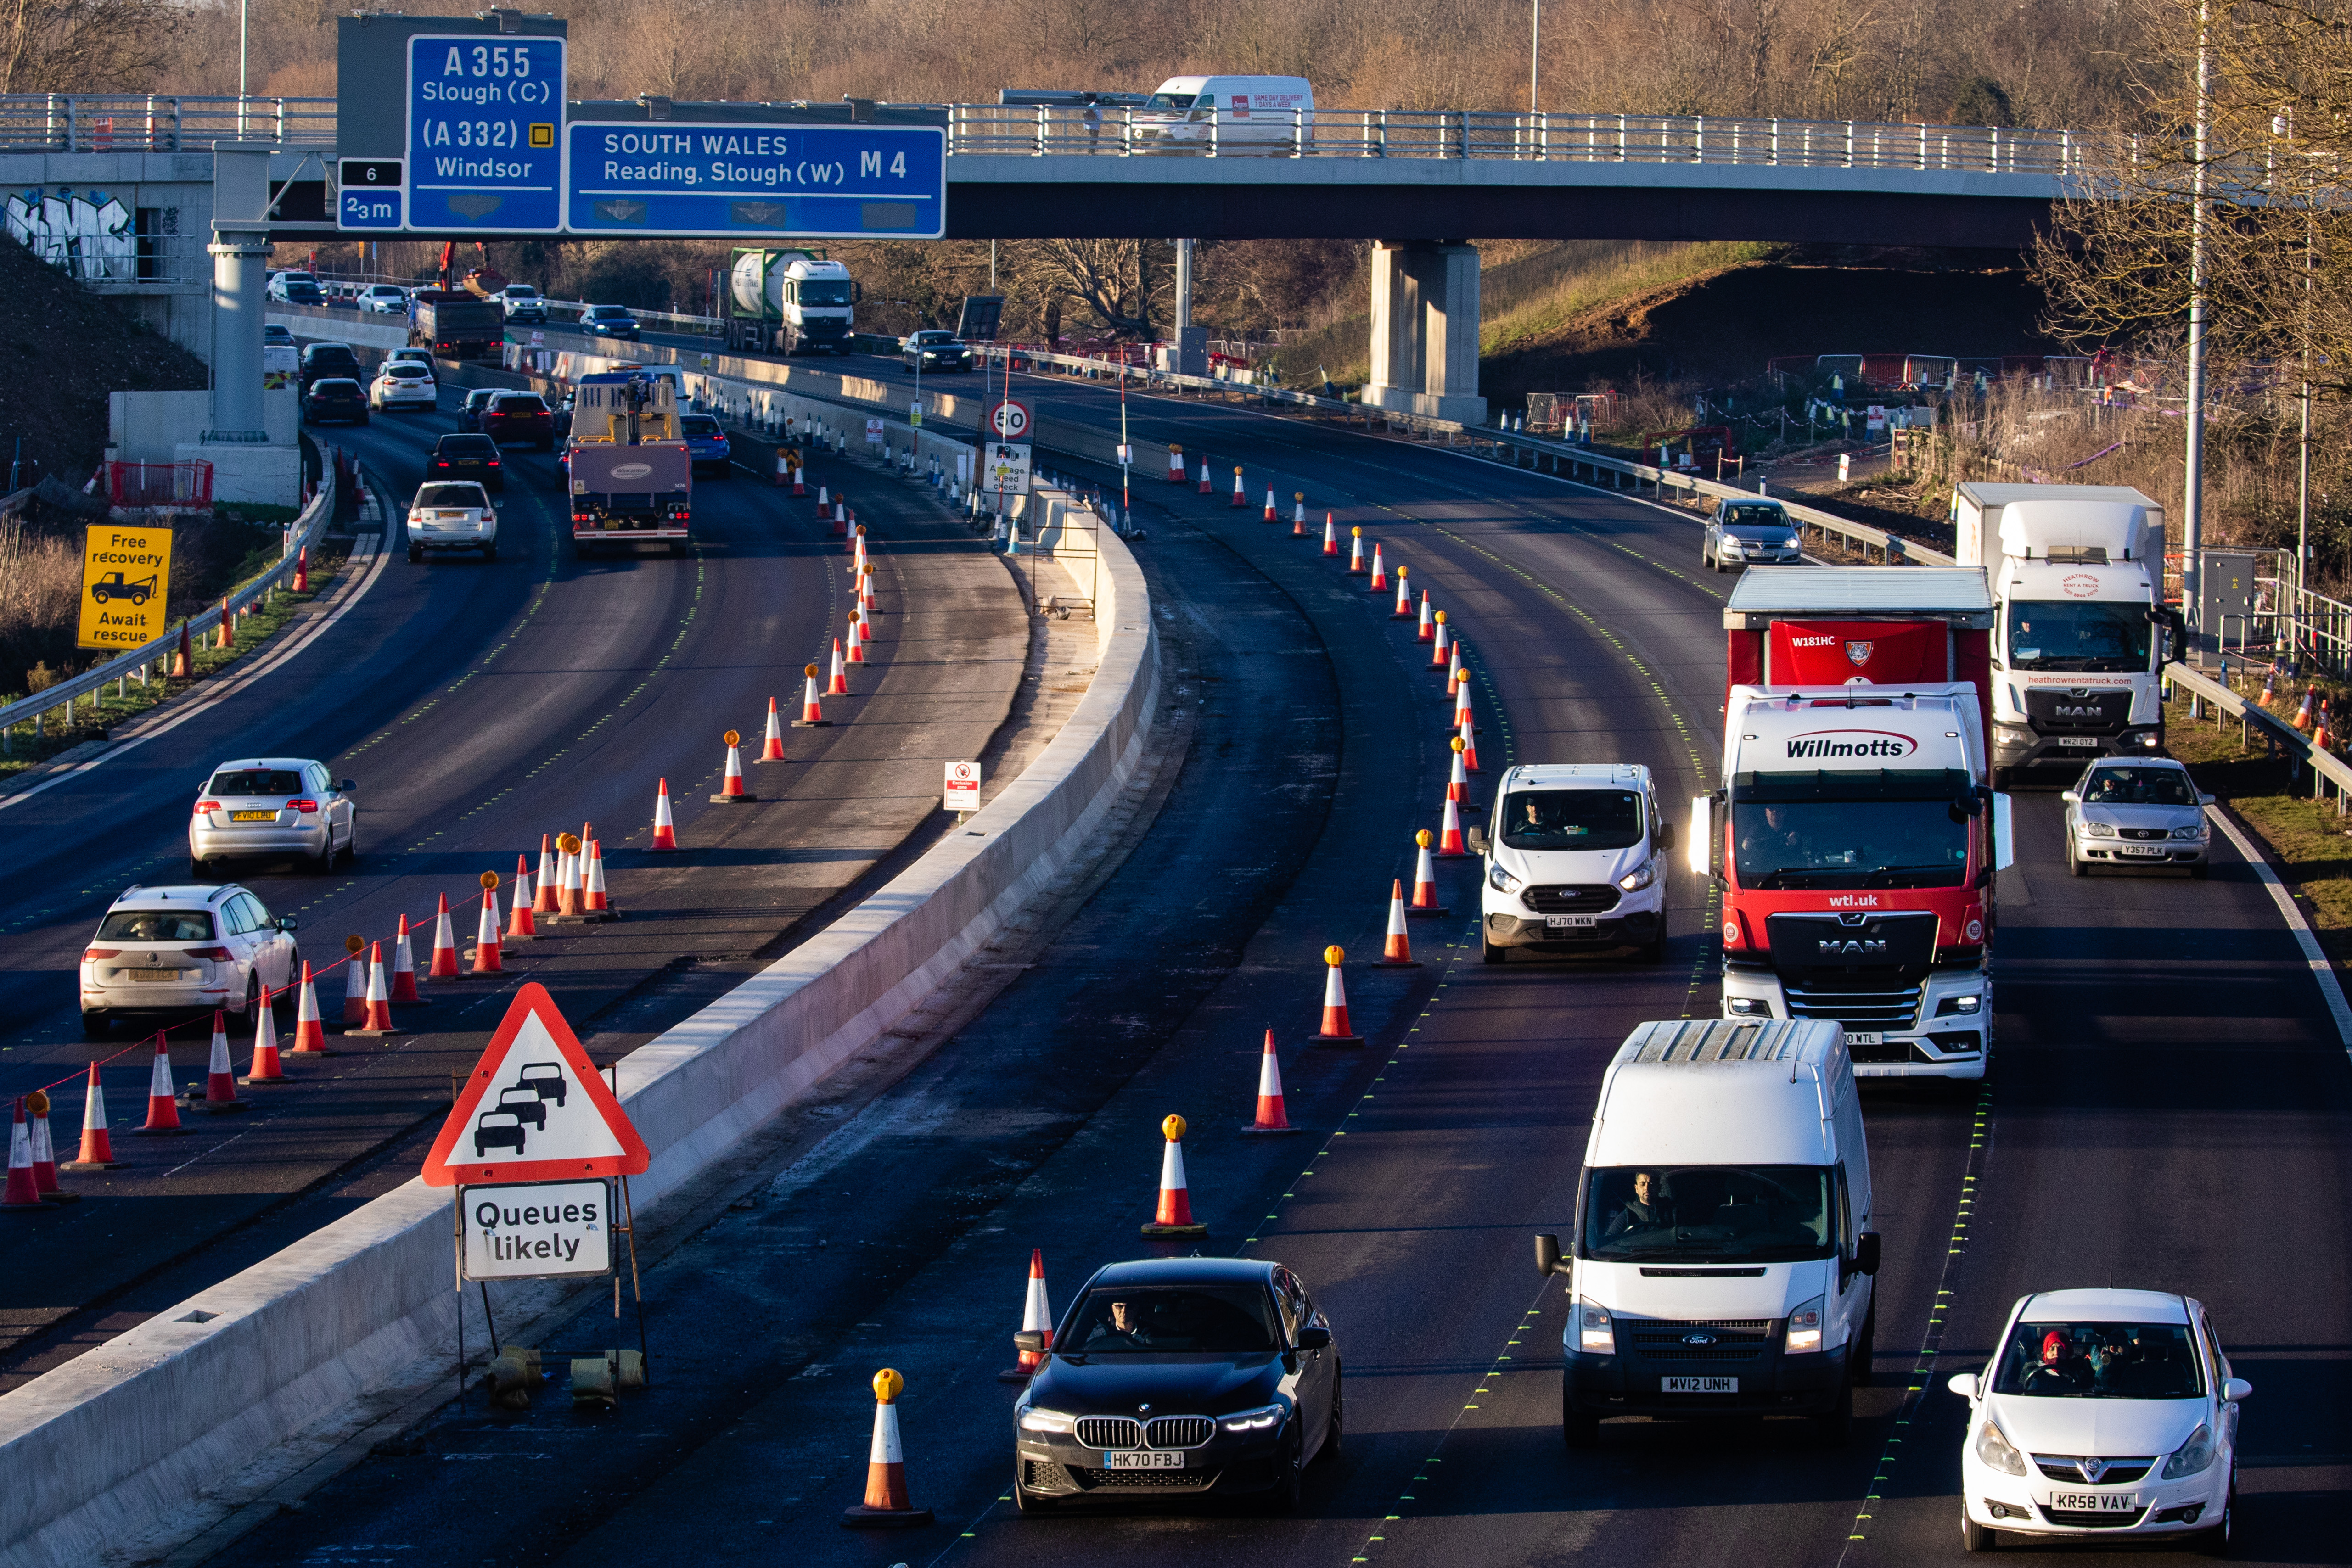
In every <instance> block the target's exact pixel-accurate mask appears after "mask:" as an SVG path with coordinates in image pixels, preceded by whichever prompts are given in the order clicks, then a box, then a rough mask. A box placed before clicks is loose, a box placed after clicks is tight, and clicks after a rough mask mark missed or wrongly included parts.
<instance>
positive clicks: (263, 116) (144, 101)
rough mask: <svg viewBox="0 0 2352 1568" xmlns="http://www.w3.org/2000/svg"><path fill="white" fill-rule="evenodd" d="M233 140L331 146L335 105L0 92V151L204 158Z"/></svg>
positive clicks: (324, 102)
mask: <svg viewBox="0 0 2352 1568" xmlns="http://www.w3.org/2000/svg"><path fill="white" fill-rule="evenodd" d="M237 139H248V140H252V141H274V142H277V143H278V144H279V145H281V146H285V147H301V148H330V147H332V146H333V145H334V144H335V100H334V99H331V98H242V99H239V98H185V97H177V96H165V95H162V94H153V93H5V94H0V152H211V151H212V150H213V143H214V142H215V141H231V140H237Z"/></svg>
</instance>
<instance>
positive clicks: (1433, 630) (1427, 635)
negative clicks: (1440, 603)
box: [1412, 588, 1437, 643]
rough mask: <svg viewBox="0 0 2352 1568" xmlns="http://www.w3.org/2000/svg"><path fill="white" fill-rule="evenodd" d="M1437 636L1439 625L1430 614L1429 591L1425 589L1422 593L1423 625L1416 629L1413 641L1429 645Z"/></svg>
mask: <svg viewBox="0 0 2352 1568" xmlns="http://www.w3.org/2000/svg"><path fill="white" fill-rule="evenodd" d="M1436 635H1437V623H1436V622H1434V621H1433V620H1432V619H1431V618H1430V613H1429V590H1427V589H1425V588H1424V589H1423V590H1422V591H1421V624H1420V625H1419V626H1418V627H1416V628H1415V629H1414V631H1413V633H1412V640H1413V641H1414V642H1416V643H1427V642H1430V641H1431V640H1433V638H1435V637H1436Z"/></svg>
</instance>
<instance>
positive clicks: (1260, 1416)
mask: <svg viewBox="0 0 2352 1568" xmlns="http://www.w3.org/2000/svg"><path fill="white" fill-rule="evenodd" d="M1287 1414H1289V1410H1288V1407H1287V1406H1281V1405H1261V1406H1258V1407H1257V1408H1256V1409H1255V1410H1236V1411H1234V1413H1233V1414H1232V1415H1230V1416H1218V1417H1217V1425H1218V1427H1221V1428H1223V1430H1225V1431H1228V1432H1264V1431H1268V1430H1271V1429H1272V1428H1274V1427H1278V1426H1280V1425H1281V1424H1282V1418H1283V1416H1286V1415H1287Z"/></svg>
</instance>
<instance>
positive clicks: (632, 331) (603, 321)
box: [580, 305, 637, 342]
mask: <svg viewBox="0 0 2352 1568" xmlns="http://www.w3.org/2000/svg"><path fill="white" fill-rule="evenodd" d="M580 330H581V331H582V332H583V333H585V334H586V335H587V336H589V337H591V338H625V339H627V340H629V341H630V342H635V341H636V339H637V319H636V318H635V316H632V315H630V314H629V312H628V308H627V307H626V306H622V305H591V306H590V307H588V308H586V309H585V310H583V311H582V312H580Z"/></svg>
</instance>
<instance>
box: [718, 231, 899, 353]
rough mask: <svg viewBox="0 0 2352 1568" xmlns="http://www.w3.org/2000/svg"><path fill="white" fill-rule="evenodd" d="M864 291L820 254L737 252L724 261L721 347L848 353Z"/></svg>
mask: <svg viewBox="0 0 2352 1568" xmlns="http://www.w3.org/2000/svg"><path fill="white" fill-rule="evenodd" d="M863 292H864V291H863V290H862V289H860V288H859V287H858V286H857V284H856V281H855V280H854V279H852V278H851V277H850V276H849V268H848V267H845V266H844V265H843V264H841V263H840V262H837V261H828V260H826V259H825V256H824V252H823V251H814V250H738V251H736V252H735V253H734V254H733V255H732V256H730V258H729V261H728V266H727V287H726V288H725V290H724V291H723V292H722V293H721V295H720V299H721V301H722V303H723V304H724V306H725V307H726V308H725V309H724V311H723V312H722V315H723V316H724V317H725V319H726V323H727V346H728V347H729V348H730V349H751V350H758V351H760V352H762V353H782V354H799V353H807V352H814V351H823V352H827V353H835V354H845V353H847V352H849V350H850V347H851V344H852V342H853V329H852V327H851V323H850V317H851V314H852V311H853V308H854V307H855V306H856V303H857V300H858V297H859V296H860V295H861V294H862V293H863Z"/></svg>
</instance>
